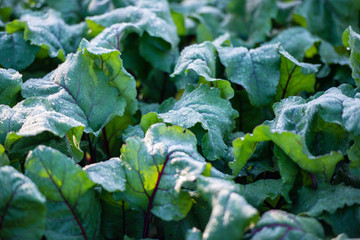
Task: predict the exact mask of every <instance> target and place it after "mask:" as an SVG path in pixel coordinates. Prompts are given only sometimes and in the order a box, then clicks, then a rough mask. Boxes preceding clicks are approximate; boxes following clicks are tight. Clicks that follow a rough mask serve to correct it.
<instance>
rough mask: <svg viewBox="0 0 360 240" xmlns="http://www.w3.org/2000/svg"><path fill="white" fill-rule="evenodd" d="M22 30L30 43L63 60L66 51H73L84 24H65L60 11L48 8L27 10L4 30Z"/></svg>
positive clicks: (78, 41) (82, 32)
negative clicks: (35, 10)
mask: <svg viewBox="0 0 360 240" xmlns="http://www.w3.org/2000/svg"><path fill="white" fill-rule="evenodd" d="M21 30H23V31H24V38H25V40H28V41H29V42H30V43H31V45H35V46H39V47H41V48H43V49H45V50H47V51H48V54H49V56H50V57H58V58H59V59H61V60H65V56H66V55H67V54H68V53H71V52H75V51H76V50H77V47H78V46H79V43H80V41H81V39H82V36H83V35H84V34H85V32H86V30H87V29H86V24H85V23H81V24H78V25H67V24H66V23H65V22H64V20H63V19H62V18H61V16H60V13H58V12H56V11H54V10H52V9H50V10H48V11H47V12H44V13H43V12H28V13H25V14H23V15H22V16H21V18H20V19H19V20H14V21H13V22H11V23H8V24H7V25H6V31H7V32H9V33H14V32H16V31H21Z"/></svg>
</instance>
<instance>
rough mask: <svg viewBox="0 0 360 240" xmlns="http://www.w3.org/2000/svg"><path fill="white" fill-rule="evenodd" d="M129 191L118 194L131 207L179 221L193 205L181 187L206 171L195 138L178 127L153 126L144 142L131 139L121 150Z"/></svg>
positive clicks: (136, 138) (168, 219)
mask: <svg viewBox="0 0 360 240" xmlns="http://www.w3.org/2000/svg"><path fill="white" fill-rule="evenodd" d="M121 160H122V161H123V163H124V169H125V174H126V191H125V192H123V193H115V194H117V195H118V196H119V197H120V198H124V199H125V200H126V201H128V202H129V204H131V205H132V206H134V207H136V208H139V209H141V210H143V211H144V213H145V217H148V214H149V213H150V211H151V213H153V214H154V215H155V216H157V217H159V218H161V219H163V220H166V221H170V220H180V219H182V218H184V217H185V216H186V214H187V213H188V212H189V210H190V208H191V206H192V200H191V198H190V195H189V193H188V192H186V191H183V190H182V189H181V186H182V185H183V184H184V183H185V182H188V181H194V180H195V179H196V178H197V177H198V176H199V175H200V174H201V173H202V172H203V171H204V169H205V164H206V163H205V161H204V158H203V157H202V156H201V155H200V154H199V153H198V152H197V147H196V138H195V136H194V134H192V133H191V132H190V131H186V130H185V129H183V128H181V127H179V126H171V127H167V126H166V125H165V124H164V123H159V124H155V125H153V126H151V127H150V128H149V130H148V131H147V132H146V134H145V137H144V139H140V138H138V137H130V138H128V139H127V140H126V145H124V146H123V147H122V149H121Z"/></svg>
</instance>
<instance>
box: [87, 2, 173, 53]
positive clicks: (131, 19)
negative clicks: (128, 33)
mask: <svg viewBox="0 0 360 240" xmlns="http://www.w3.org/2000/svg"><path fill="white" fill-rule="evenodd" d="M86 22H87V23H88V25H89V27H90V30H91V31H93V32H99V30H100V29H101V28H107V27H110V26H111V25H113V24H117V23H122V24H123V28H124V27H125V29H126V25H129V26H132V28H137V29H139V30H141V31H146V32H147V33H148V34H149V35H150V36H152V37H158V38H162V39H164V40H165V41H166V42H168V43H170V44H171V45H172V47H175V46H176V45H177V43H178V41H179V38H178V36H177V30H176V27H175V25H174V22H173V20H172V18H171V14H170V11H169V5H168V3H167V1H165V0H160V1H157V2H156V3H154V2H153V1H150V0H144V1H141V2H138V3H137V4H136V6H128V7H125V8H119V9H115V10H113V11H111V12H108V13H105V14H103V15H99V16H94V17H88V18H86ZM141 35H142V34H141ZM115 46H116V45H115Z"/></svg>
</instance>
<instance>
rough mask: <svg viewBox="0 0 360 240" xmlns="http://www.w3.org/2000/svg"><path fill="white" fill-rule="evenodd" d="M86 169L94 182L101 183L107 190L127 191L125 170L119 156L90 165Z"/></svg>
mask: <svg viewBox="0 0 360 240" xmlns="http://www.w3.org/2000/svg"><path fill="white" fill-rule="evenodd" d="M84 170H85V171H86V172H87V173H88V175H89V178H90V179H91V180H92V181H93V182H94V183H96V184H99V185H100V186H101V187H102V188H104V189H105V190H106V191H108V192H115V191H125V188H126V177H125V171H124V168H123V165H122V162H121V161H120V159H119V158H111V159H109V160H107V161H105V162H100V163H95V164H91V165H88V166H86V167H85V168H84Z"/></svg>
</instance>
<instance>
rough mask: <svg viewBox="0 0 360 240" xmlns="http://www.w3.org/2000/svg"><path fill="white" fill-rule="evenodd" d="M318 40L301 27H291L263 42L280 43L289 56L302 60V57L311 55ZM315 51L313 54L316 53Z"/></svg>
mask: <svg viewBox="0 0 360 240" xmlns="http://www.w3.org/2000/svg"><path fill="white" fill-rule="evenodd" d="M318 41H320V39H319V38H318V37H315V36H313V35H312V34H311V33H310V32H309V31H308V30H306V29H305V28H302V27H292V28H289V29H286V30H284V31H281V32H280V33H279V35H277V36H276V37H274V38H273V39H272V40H271V41H269V42H266V43H265V44H276V43H280V45H281V47H283V48H284V49H285V50H286V51H287V52H288V53H289V54H290V55H291V56H293V57H294V58H295V59H296V60H298V61H302V60H303V59H304V57H305V56H306V57H312V55H314V52H312V50H315V51H316V52H317V48H316V47H314V44H315V43H316V42H318ZM316 52H315V54H316Z"/></svg>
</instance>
